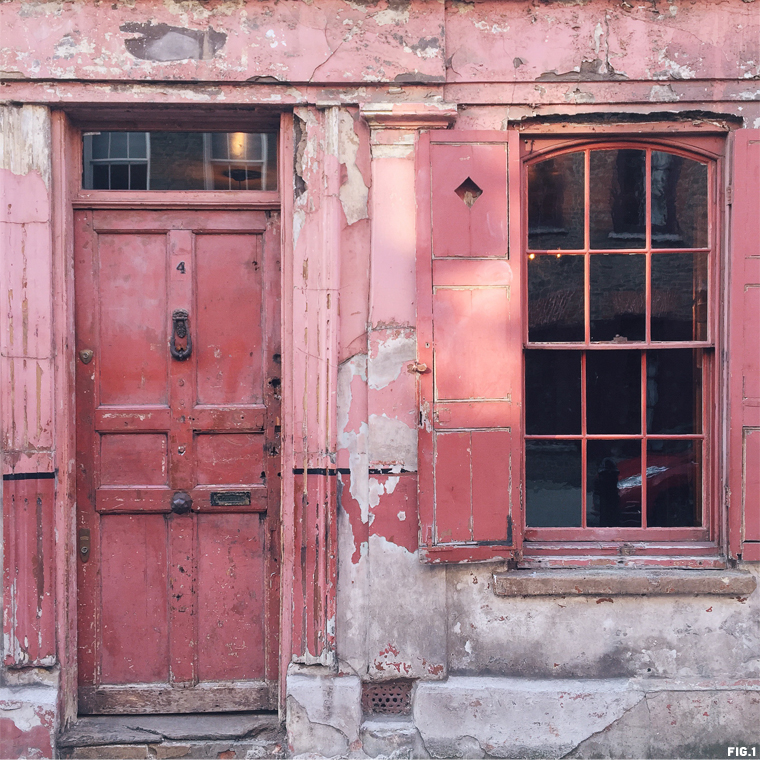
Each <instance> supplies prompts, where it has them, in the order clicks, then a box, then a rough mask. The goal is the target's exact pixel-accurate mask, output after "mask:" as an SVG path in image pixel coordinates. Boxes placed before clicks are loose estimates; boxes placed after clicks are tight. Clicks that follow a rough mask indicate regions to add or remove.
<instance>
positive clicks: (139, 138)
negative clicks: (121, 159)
mask: <svg viewBox="0 0 760 760" xmlns="http://www.w3.org/2000/svg"><path fill="white" fill-rule="evenodd" d="M146 134H147V133H146V132H130V133H129V157H130V158H147V157H148V148H147V145H146V144H145V143H146V140H145V135H146Z"/></svg>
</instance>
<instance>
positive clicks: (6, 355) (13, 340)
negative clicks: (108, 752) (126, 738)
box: [0, 106, 57, 757]
mask: <svg viewBox="0 0 760 760" xmlns="http://www.w3.org/2000/svg"><path fill="white" fill-rule="evenodd" d="M0 126H1V127H2V130H1V131H2V150H0V303H1V304H2V306H0V389H1V390H2V393H0V470H2V476H3V481H2V492H1V494H2V499H1V503H2V523H3V531H2V532H3V586H2V601H3V646H2V649H3V660H2V662H3V665H4V666H5V667H6V668H8V669H9V670H7V671H6V672H5V673H4V674H3V680H2V684H3V686H6V685H13V684H14V683H15V682H16V681H18V680H19V679H21V683H24V680H23V679H24V677H25V675H26V674H27V673H28V672H29V671H30V670H31V669H33V668H40V667H51V666H54V665H55V664H56V662H57V658H56V635H55V600H54V587H55V532H54V508H55V484H56V481H55V475H54V471H55V468H56V461H55V451H54V441H55V426H54V411H53V384H54V364H53V347H52V326H53V322H52V236H51V192H50V183H51V167H50V145H49V138H50V129H49V116H48V112H47V109H44V108H39V107H33V106H27V107H24V108H13V107H11V108H4V107H0ZM31 673H32V674H33V675H32V676H31V679H29V677H28V676H26V677H27V681H26V683H29V684H32V683H34V682H35V681H39V682H45V681H46V680H47V681H48V683H49V686H48V687H47V688H37V689H27V690H20V691H16V692H15V693H12V692H10V690H7V689H3V688H0V710H2V711H3V716H4V717H3V719H2V721H0V737H1V741H0V754H2V755H4V756H6V755H7V756H9V757H11V756H12V757H19V756H32V755H30V754H29V753H30V752H31V753H37V754H36V756H39V757H51V756H52V754H51V753H52V747H53V736H54V732H55V728H56V725H55V724H56V691H55V689H54V688H50V686H53V685H54V684H55V677H52V678H50V674H49V672H48V671H44V670H38V671H36V672H35V671H34V670H31Z"/></svg>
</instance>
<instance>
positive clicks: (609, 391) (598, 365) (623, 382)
mask: <svg viewBox="0 0 760 760" xmlns="http://www.w3.org/2000/svg"><path fill="white" fill-rule="evenodd" d="M586 426H587V431H588V432H589V433H591V434H600V435H611V434H620V433H627V434H638V433H641V352H639V351H589V352H588V353H587V354H586Z"/></svg>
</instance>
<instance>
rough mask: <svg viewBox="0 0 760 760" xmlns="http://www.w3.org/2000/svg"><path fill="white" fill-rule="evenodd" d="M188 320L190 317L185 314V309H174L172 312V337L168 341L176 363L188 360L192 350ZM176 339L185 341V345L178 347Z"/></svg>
mask: <svg viewBox="0 0 760 760" xmlns="http://www.w3.org/2000/svg"><path fill="white" fill-rule="evenodd" d="M189 320H190V315H189V314H188V313H187V309H175V310H174V311H173V312H172V337H171V340H170V341H169V350H170V351H171V354H172V356H173V357H174V358H175V359H176V360H177V361H178V362H183V361H185V359H187V358H189V357H190V354H191V353H192V350H193V341H192V340H191V339H190V322H189ZM177 339H179V340H184V341H186V343H185V345H184V346H178V345H177Z"/></svg>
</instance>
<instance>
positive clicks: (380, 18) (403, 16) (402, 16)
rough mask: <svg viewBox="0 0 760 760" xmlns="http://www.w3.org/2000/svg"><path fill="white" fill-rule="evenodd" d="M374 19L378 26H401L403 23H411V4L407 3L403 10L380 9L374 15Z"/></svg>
mask: <svg viewBox="0 0 760 760" xmlns="http://www.w3.org/2000/svg"><path fill="white" fill-rule="evenodd" d="M372 20H373V21H374V22H375V23H376V24H377V25H378V26H388V25H389V24H394V25H395V26H400V25H402V24H408V23H409V5H408V4H407V5H406V7H405V8H403V10H399V9H395V8H388V9H386V10H384V11H379V12H378V13H375V14H373V15H372Z"/></svg>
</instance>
